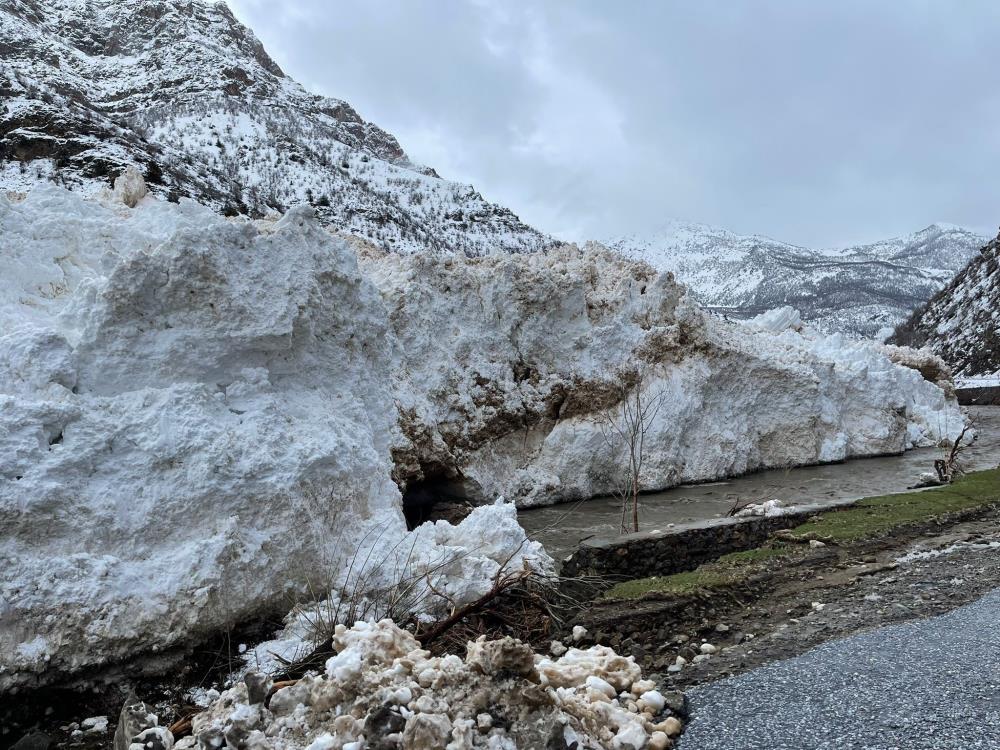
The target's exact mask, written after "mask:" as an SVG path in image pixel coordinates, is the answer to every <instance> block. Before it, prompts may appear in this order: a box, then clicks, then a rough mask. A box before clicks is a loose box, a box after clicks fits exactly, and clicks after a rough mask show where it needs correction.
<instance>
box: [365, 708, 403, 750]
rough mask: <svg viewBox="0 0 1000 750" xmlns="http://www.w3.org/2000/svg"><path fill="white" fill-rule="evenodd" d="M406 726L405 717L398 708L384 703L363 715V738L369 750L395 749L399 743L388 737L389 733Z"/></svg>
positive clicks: (399, 730) (394, 732)
mask: <svg viewBox="0 0 1000 750" xmlns="http://www.w3.org/2000/svg"><path fill="white" fill-rule="evenodd" d="M405 728H406V719H404V718H403V716H402V715H401V714H400V713H399V709H398V707H396V706H393V705H391V704H388V703H386V704H384V705H383V706H382V707H381V708H378V709H376V710H375V711H372V712H371V713H369V714H368V716H367V717H365V739H366V740H367V741H368V747H369V750H397V748H398V747H399V743H398V742H396V741H395V739H392V740H390V739H389V738H388V736H389V735H391V734H399V733H400V732H402V731H403V730H404V729H405Z"/></svg>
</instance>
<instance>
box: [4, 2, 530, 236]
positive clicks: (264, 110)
mask: <svg viewBox="0 0 1000 750" xmlns="http://www.w3.org/2000/svg"><path fill="white" fill-rule="evenodd" d="M128 164H135V165H137V166H138V167H139V169H140V171H142V172H143V173H144V174H145V176H146V182H147V183H148V184H149V186H150V189H151V190H152V191H153V192H154V193H157V194H159V195H161V196H170V197H171V199H175V200H176V199H177V198H179V197H189V198H194V199H196V200H198V201H199V202H200V203H203V204H205V205H207V206H211V207H213V208H215V209H216V210H218V211H224V212H226V213H229V214H235V213H245V214H248V215H251V216H262V215H264V214H266V213H267V212H268V211H272V210H278V211H282V210H284V209H285V208H287V207H288V206H290V205H292V204H295V203H300V202H306V201H308V202H310V203H312V204H313V205H315V206H316V207H317V211H318V213H319V215H320V217H321V218H322V220H323V221H324V222H325V223H327V224H329V225H330V226H333V227H335V228H337V229H340V230H344V231H346V232H350V233H352V234H356V235H358V236H362V237H365V238H367V239H369V240H371V241H372V242H375V243H376V244H378V245H380V246H382V247H386V248H390V249H396V250H402V251H409V250H429V249H443V250H448V251H453V252H459V253H464V254H468V255H481V254H484V253H490V252H497V251H511V252H523V251H531V250H537V249H538V248H540V247H542V246H544V245H545V244H547V243H548V242H549V238H548V237H546V236H545V235H543V234H541V233H540V232H538V231H536V230H534V229H532V228H531V227H528V226H526V225H525V224H524V223H522V222H521V221H520V220H519V219H518V218H517V216H515V215H514V214H513V213H511V212H510V211H509V210H507V209H506V208H503V207H500V206H497V205H495V204H492V203H490V202H488V201H487V200H485V199H484V198H483V197H482V196H481V195H480V194H479V193H477V192H476V190H475V189H474V188H472V187H471V186H469V185H463V184H460V183H456V182H451V181H448V180H445V179H441V178H439V177H438V176H437V175H436V174H435V173H434V171H433V170H432V169H429V168H426V167H423V166H420V165H417V164H414V163H413V162H412V161H411V160H410V159H409V158H408V157H407V156H406V154H405V153H404V152H403V150H402V148H400V145H399V143H397V141H396V139H395V138H393V137H392V136H391V135H389V134H388V133H386V132H385V131H384V130H382V129H381V128H379V127H377V126H376V125H373V124H372V123H369V122H366V121H364V120H363V119H362V118H361V117H360V116H359V115H358V113H357V112H355V111H354V110H353V109H352V108H351V106H350V105H349V104H347V103H346V102H344V101H340V100H338V99H331V98H327V97H323V96H317V95H314V94H310V93H309V92H307V91H306V90H305V89H303V88H302V87H301V86H300V85H299V84H297V83H296V82H295V81H293V80H292V79H290V78H289V77H288V76H286V75H285V74H284V73H283V72H282V71H281V69H280V68H279V67H278V65H277V64H276V63H275V62H274V61H273V60H272V59H271V58H270V57H269V56H268V55H267V53H266V52H265V51H264V49H263V47H262V46H261V44H260V42H259V41H258V40H257V39H256V38H255V37H254V35H253V33H252V32H251V31H250V30H249V29H247V28H246V27H244V26H242V25H241V24H240V23H239V22H238V21H237V20H236V19H235V18H234V17H233V15H232V13H231V12H230V10H229V9H228V8H227V7H226V5H225V4H224V3H222V2H218V3H205V2H191V1H190V0H140V1H139V2H128V3H124V2H119V1H118V0H0V190H4V189H6V190H12V191H19V192H23V191H25V190H27V189H28V188H29V187H30V186H31V185H33V184H35V183H37V182H39V181H46V180H51V181H55V182H58V183H59V184H62V185H64V186H66V187H69V188H71V189H73V190H77V191H83V192H85V193H94V192H97V191H99V190H100V189H102V188H104V187H109V186H110V180H111V179H112V178H113V177H115V176H117V175H118V174H120V173H121V172H122V171H123V170H124V168H125V166H126V165H128Z"/></svg>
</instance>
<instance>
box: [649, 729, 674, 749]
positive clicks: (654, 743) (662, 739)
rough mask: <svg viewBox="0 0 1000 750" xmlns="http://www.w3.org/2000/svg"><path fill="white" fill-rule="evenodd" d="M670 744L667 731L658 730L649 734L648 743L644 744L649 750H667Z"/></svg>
mask: <svg viewBox="0 0 1000 750" xmlns="http://www.w3.org/2000/svg"><path fill="white" fill-rule="evenodd" d="M672 746H673V744H672V743H671V741H670V738H669V737H668V736H667V733H666V732H659V731H657V732H653V733H652V734H651V735H649V744H647V745H646V747H647V748H648V749H649V750H669V748H670V747H672Z"/></svg>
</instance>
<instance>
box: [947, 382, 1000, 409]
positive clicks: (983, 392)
mask: <svg viewBox="0 0 1000 750" xmlns="http://www.w3.org/2000/svg"><path fill="white" fill-rule="evenodd" d="M955 393H956V395H957V396H958V403H960V404H961V405H962V406H972V405H976V406H1000V386H984V387H982V388H958V389H957V390H956V391H955Z"/></svg>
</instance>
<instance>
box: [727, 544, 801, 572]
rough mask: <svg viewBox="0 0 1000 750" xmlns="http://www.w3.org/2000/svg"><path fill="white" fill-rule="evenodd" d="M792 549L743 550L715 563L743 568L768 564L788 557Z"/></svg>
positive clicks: (765, 548) (758, 548)
mask: <svg viewBox="0 0 1000 750" xmlns="http://www.w3.org/2000/svg"><path fill="white" fill-rule="evenodd" d="M793 551H794V550H793V549H792V548H790V547H755V548H754V549H748V550H743V551H742V552H730V553H729V554H728V555H723V556H722V557H720V558H719V559H718V560H716V561H715V563H713V564H714V565H725V566H730V567H743V566H746V565H754V564H756V563H762V562H767V561H769V560H774V559H778V558H783V557H788V556H789V555H791V554H792V553H793Z"/></svg>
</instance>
